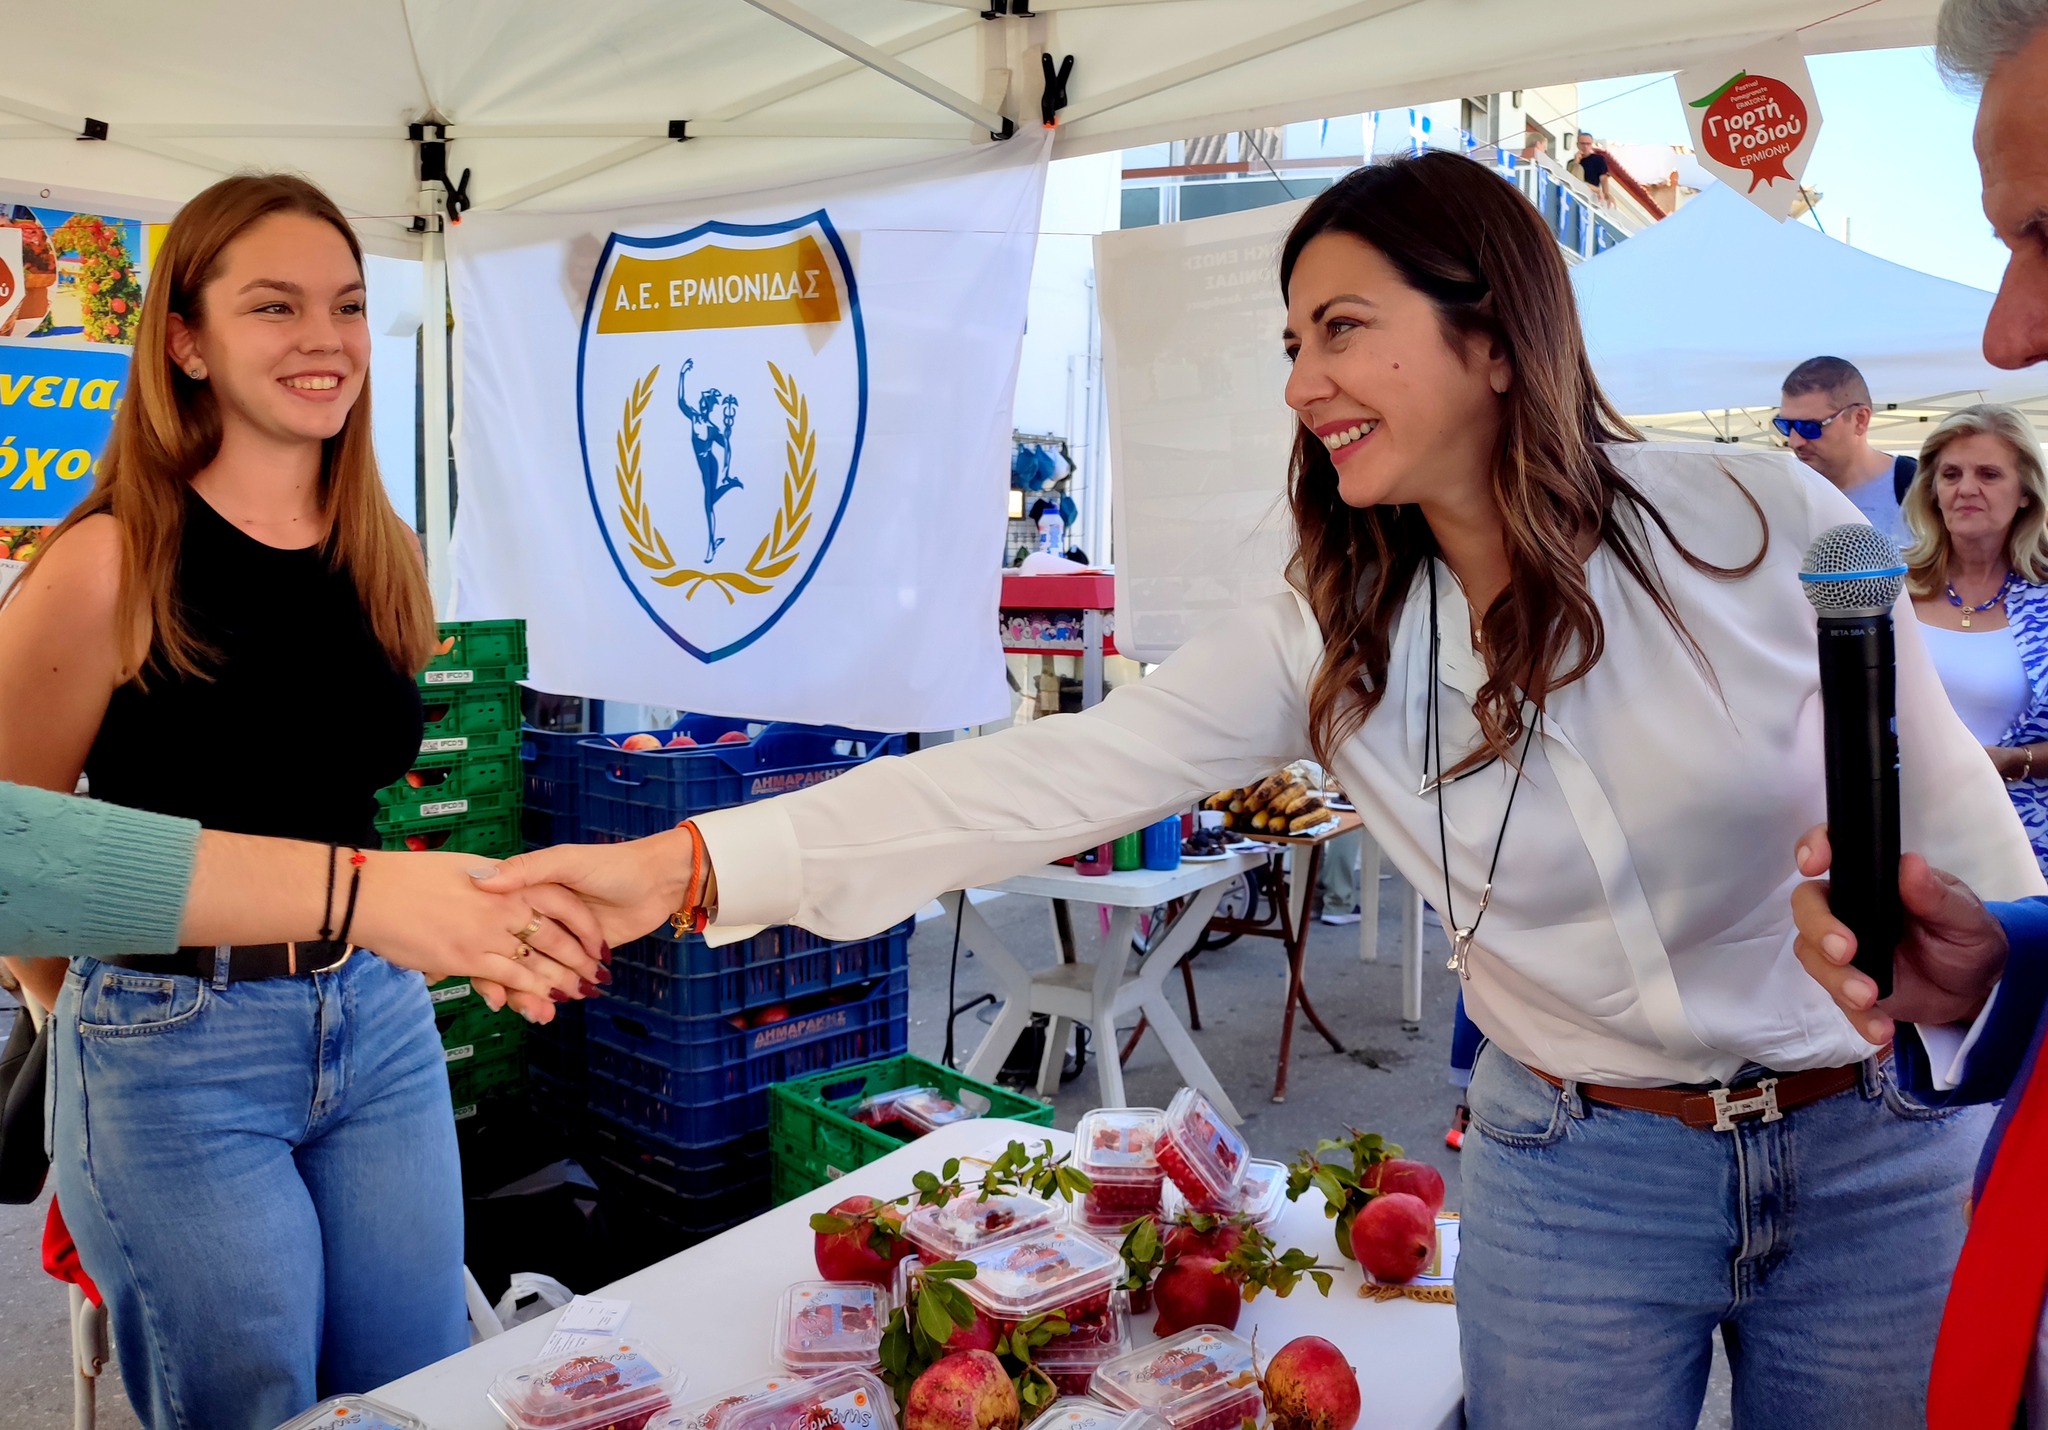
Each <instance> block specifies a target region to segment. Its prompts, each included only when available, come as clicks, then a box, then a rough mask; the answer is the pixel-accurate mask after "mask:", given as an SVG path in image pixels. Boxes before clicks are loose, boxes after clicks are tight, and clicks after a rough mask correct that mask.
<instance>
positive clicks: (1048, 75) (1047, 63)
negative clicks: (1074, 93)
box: [1038, 50, 1074, 129]
mask: <svg viewBox="0 0 2048 1430" xmlns="http://www.w3.org/2000/svg"><path fill="white" fill-rule="evenodd" d="M1038 67H1039V68H1040V69H1041V70H1043V71H1044V72H1045V93H1044V95H1043V96H1041V97H1040V99H1039V101H1038V115H1039V118H1040V119H1042V120H1044V121H1045V127H1046V128H1048V129H1050V128H1052V127H1053V126H1054V125H1055V124H1057V123H1058V122H1059V114H1060V111H1061V110H1062V109H1065V108H1066V107H1067V81H1068V80H1070V79H1072V78H1073V77H1074V57H1073V56H1072V55H1068V56H1067V57H1066V58H1065V59H1063V60H1061V61H1060V64H1059V68H1058V69H1054V68H1053V64H1052V56H1051V55H1050V54H1048V53H1046V52H1045V51H1043V50H1041V51H1039V54H1038Z"/></svg>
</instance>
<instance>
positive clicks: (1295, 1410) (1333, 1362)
mask: <svg viewBox="0 0 2048 1430" xmlns="http://www.w3.org/2000/svg"><path fill="white" fill-rule="evenodd" d="M1259 1388H1260V1389H1261V1390H1263V1391H1264V1392H1265V1393H1266V1413H1267V1415H1269V1416H1270V1417H1271V1423H1272V1430H1351V1427H1352V1426H1354V1425H1356V1424H1357V1423H1358V1411H1359V1405H1360V1400H1359V1394H1358V1372H1357V1371H1355V1370H1353V1369H1352V1368H1351V1363H1350V1362H1349V1361H1347V1360H1345V1359H1344V1352H1342V1351H1340V1350H1338V1349H1337V1348H1336V1347H1335V1346H1333V1345H1331V1344H1330V1343H1329V1342H1328V1341H1326V1340H1324V1339H1323V1338H1322V1337H1321V1336H1298V1337H1296V1338H1295V1339H1294V1340H1291V1341H1289V1342H1288V1343H1287V1344H1286V1345H1284V1346H1282V1347H1280V1349H1279V1350H1278V1351H1277V1352H1276V1353H1275V1354H1274V1356H1273V1359H1272V1360H1270V1361H1268V1362H1267V1363H1266V1373H1265V1374H1264V1375H1263V1376H1261V1377H1259Z"/></svg>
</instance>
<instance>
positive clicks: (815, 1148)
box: [768, 1053, 1053, 1203]
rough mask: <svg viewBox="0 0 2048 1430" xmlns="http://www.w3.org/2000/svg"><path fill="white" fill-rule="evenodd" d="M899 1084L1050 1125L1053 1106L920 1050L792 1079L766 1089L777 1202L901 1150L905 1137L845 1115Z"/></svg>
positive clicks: (991, 1112) (995, 1113) (991, 1114)
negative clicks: (978, 1077) (956, 1068)
mask: <svg viewBox="0 0 2048 1430" xmlns="http://www.w3.org/2000/svg"><path fill="white" fill-rule="evenodd" d="M899 1087H935V1088H937V1089H938V1090H939V1091H940V1092H942V1093H944V1094H945V1095H946V1096H947V1097H950V1098H952V1099H954V1100H955V1101H956V1102H961V1101H964V1102H967V1103H968V1104H969V1105H970V1106H972V1105H977V1104H986V1111H985V1113H984V1115H985V1116H988V1117H1008V1118H1011V1119H1014V1120H1015V1121H1018V1122H1029V1123H1031V1124H1033V1125H1034V1126H1038V1127H1050V1126H1052V1111H1053V1109H1052V1104H1051V1103H1049V1102H1040V1101H1038V1100H1037V1099H1035V1098H1029V1097H1024V1096H1022V1095H1021V1094H1018V1093H1014V1092H1011V1091H1010V1090H1009V1089H1007V1088H1001V1087H996V1086H995V1085H993V1084H991V1083H985V1082H977V1081H976V1080H975V1079H973V1078H971V1077H967V1076H965V1075H964V1074H961V1073H956V1072H954V1071H953V1070H952V1069H951V1068H949V1067H945V1066H943V1065H941V1064H939V1063H935V1062H932V1061H930V1060H929V1059H927V1058H921V1057H918V1056H917V1055H916V1054H914V1053H906V1054H905V1055H903V1056H902V1057H895V1058H882V1059H879V1060H877V1061H875V1062H871V1063H857V1064H855V1065H854V1066H852V1067H848V1068H841V1069H839V1070H838V1071H837V1072H824V1073H813V1074H812V1075H811V1076H809V1077H798V1078H791V1079H790V1080H789V1081H787V1082H779V1083H776V1084H775V1085H774V1086H773V1087H771V1088H769V1089H768V1141H769V1144H770V1145H771V1146H772V1147H773V1148H774V1163H775V1165H774V1172H773V1184H774V1191H775V1200H776V1201H777V1202H778V1203H781V1202H786V1201H788V1200H789V1199H790V1198H791V1197H795V1196H800V1195H802V1194H803V1193H805V1192H808V1191H812V1190H815V1189H816V1188H818V1187H822V1186H824V1185H825V1184H826V1183H827V1182H830V1181H832V1180H834V1179H835V1178H838V1177H841V1176H844V1175H845V1174H846V1173H848V1172H850V1171H852V1170H853V1169H854V1168H855V1167H865V1166H866V1165H867V1164H868V1163H870V1162H872V1161H874V1160H875V1159H876V1158H878V1157H885V1156H887V1155H888V1154H889V1153H891V1152H894V1151H895V1150H896V1149H897V1148H898V1147H901V1146H903V1145H904V1143H903V1140H902V1139H901V1138H898V1137H892V1136H890V1135H889V1134H888V1133H886V1132H882V1131H878V1130H877V1129H875V1128H873V1127H867V1126H863V1125H862V1124H861V1123H858V1122H855V1121H854V1120H853V1119H852V1118H851V1117H849V1116H847V1115H846V1114H847V1111H848V1110H849V1109H851V1108H852V1107H853V1106H854V1105H855V1104H856V1103H858V1102H859V1101H860V1100H861V1099H862V1098H864V1097H872V1096H873V1095H874V1094H876V1093H878V1092H889V1091H892V1090H894V1089H896V1088H899Z"/></svg>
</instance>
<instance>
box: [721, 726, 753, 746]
mask: <svg viewBox="0 0 2048 1430" xmlns="http://www.w3.org/2000/svg"><path fill="white" fill-rule="evenodd" d="M712 743H713V744H714V745H744V744H746V743H747V732H746V731H744V730H727V731H726V732H725V733H724V734H723V735H720V736H719V737H718V738H717V739H716V740H714V741H712Z"/></svg>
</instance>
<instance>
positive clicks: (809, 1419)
mask: <svg viewBox="0 0 2048 1430" xmlns="http://www.w3.org/2000/svg"><path fill="white" fill-rule="evenodd" d="M718 1430H896V1402H895V1401H894V1400H893V1399H891V1398H890V1395H889V1391H888V1389H887V1388H886V1387H885V1386H883V1384H882V1382H881V1381H880V1380H878V1379H876V1377H875V1375H874V1373H873V1372H872V1371H866V1370H846V1369H840V1370H831V1371H826V1372H824V1373H823V1374H821V1375H815V1376H810V1377H808V1378H799V1379H798V1380H797V1382H796V1383H795V1384H794V1385H792V1386H790V1387H789V1388H788V1389H787V1390H780V1391H777V1392H776V1393H775V1394H773V1395H764V1396H762V1397H761V1398H760V1399H759V1400H750V1401H748V1402H747V1403H746V1404H745V1405H739V1406H735V1407H734V1408H733V1409H732V1410H731V1411H730V1412H728V1413H727V1415H726V1417H725V1420H724V1421H723V1422H722V1423H721V1424H720V1425H719V1427H718Z"/></svg>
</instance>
